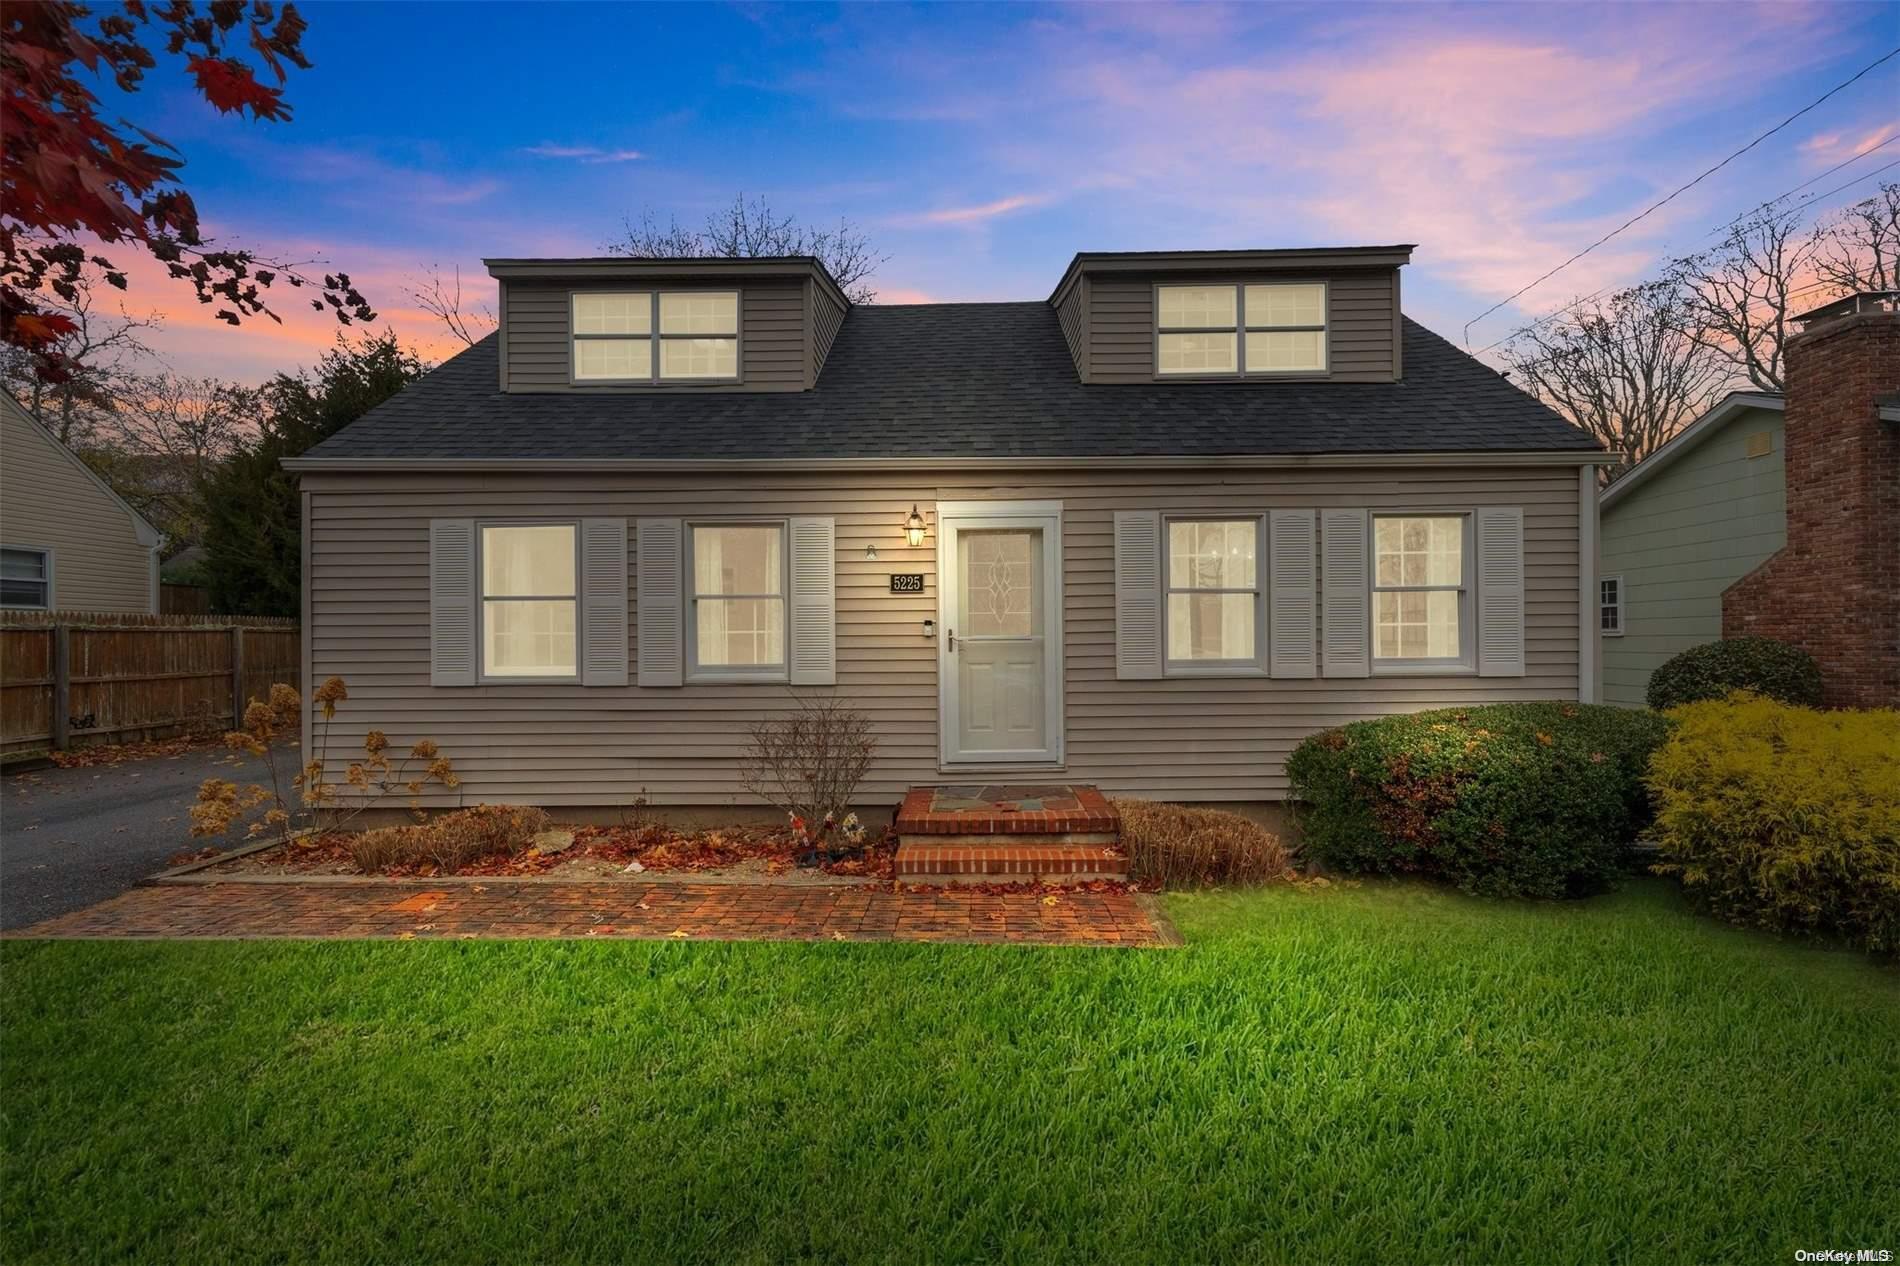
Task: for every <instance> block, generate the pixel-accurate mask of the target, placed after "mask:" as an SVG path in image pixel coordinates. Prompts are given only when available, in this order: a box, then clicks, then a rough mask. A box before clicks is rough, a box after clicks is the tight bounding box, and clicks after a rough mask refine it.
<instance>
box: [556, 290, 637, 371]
mask: <svg viewBox="0 0 1900 1266" xmlns="http://www.w3.org/2000/svg"><path fill="white" fill-rule="evenodd" d="M573 302H574V380H575V381H576V382H626V381H629V380H633V381H640V380H650V379H651V378H652V377H653V338H652V335H653V296H652V295H651V294H644V293H642V294H602V293H595V292H588V293H579V294H576V295H574V297H573Z"/></svg>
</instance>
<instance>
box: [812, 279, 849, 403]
mask: <svg viewBox="0 0 1900 1266" xmlns="http://www.w3.org/2000/svg"><path fill="white" fill-rule="evenodd" d="M810 293H811V311H812V325H811V381H812V382H814V383H815V382H817V381H818V375H819V374H821V373H823V372H824V368H825V357H827V356H829V355H831V345H832V344H833V343H834V342H836V341H837V339H838V331H839V330H841V329H843V328H844V318H845V307H844V305H843V304H841V303H839V302H838V300H837V299H836V298H835V297H834V296H833V295H832V293H831V291H830V290H828V289H827V288H825V287H824V286H816V285H814V286H812V287H810Z"/></svg>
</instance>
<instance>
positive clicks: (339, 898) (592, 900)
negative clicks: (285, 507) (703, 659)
mask: <svg viewBox="0 0 1900 1266" xmlns="http://www.w3.org/2000/svg"><path fill="white" fill-rule="evenodd" d="M11 935H15V936H24V937H61V938H70V937H77V938H108V939H110V938H124V937H131V938H147V937H151V938H161V939H168V938H169V939H240V940H241V939H271V938H303V937H313V938H327V937H340V938H347V937H365V938H381V939H388V938H395V939H400V940H409V939H416V940H421V939H424V938H436V939H455V938H469V937H623V938H628V937H630V938H645V939H659V940H665V939H668V938H672V939H678V940H688V939H703V940H723V941H754V940H757V941H834V940H836V941H964V942H973V943H980V944H1005V943H1021V944H1029V945H1164V944H1170V943H1172V942H1173V933H1172V930H1171V929H1169V928H1168V927H1167V925H1166V921H1165V919H1163V918H1161V917H1160V916H1159V914H1158V912H1156V911H1154V910H1153V908H1152V906H1151V904H1150V899H1149V898H1147V897H1144V896H1142V895H1140V894H1137V893H1130V892H1050V891H1043V892H1033V891H1032V892H1009V893H979V892H969V891H964V890H956V889H937V890H929V891H906V892H892V891H890V890H888V889H885V888H873V887H868V886H866V887H824V888H795V887H788V886H777V887H774V886H767V885H737V884H718V885H715V884H672V883H664V884H632V883H629V884H619V883H615V884H548V883H520V882H511V881H509V880H506V879H496V880H492V881H487V882H484V883H481V884H441V885H438V886H436V887H433V888H432V887H430V886H429V884H428V882H427V881H426V880H424V881H416V882H414V883H399V884H363V883H334V884H326V883H303V884H257V883H220V884H162V885H154V886H149V887H143V888H134V889H133V890H131V891H130V892H127V893H125V894H123V895H121V896H118V897H114V898H113V899H112V900H110V901H105V902H101V903H100V904H99V905H96V906H92V907H90V908H88V909H85V910H79V911H75V912H74V913H72V914H67V915H61V916H60V917H59V918H56V919H49V920H47V921H46V922H44V923H40V924H36V925H35V926H33V927H30V928H26V929H24V930H22V931H20V932H18V933H13V934H11Z"/></svg>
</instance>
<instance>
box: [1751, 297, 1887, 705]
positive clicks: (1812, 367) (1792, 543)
mask: <svg viewBox="0 0 1900 1266" xmlns="http://www.w3.org/2000/svg"><path fill="white" fill-rule="evenodd" d="M1796 320H1797V321H1798V323H1799V324H1800V325H1801V326H1802V330H1801V333H1799V334H1797V335H1796V336H1795V337H1794V338H1792V339H1790V340H1789V342H1788V347H1787V350H1786V352H1785V353H1784V355H1783V357H1782V362H1783V365H1784V366H1785V379H1784V381H1785V383H1786V386H1787V396H1788V403H1787V409H1786V413H1785V417H1784V422H1785V423H1786V427H1787V439H1788V458H1787V466H1788V532H1787V536H1788V539H1787V544H1785V545H1784V546H1782V548H1781V549H1780V550H1778V551H1777V552H1776V553H1775V554H1773V555H1772V556H1771V557H1769V559H1768V560H1767V561H1766V562H1764V563H1763V564H1762V565H1761V566H1760V567H1757V568H1756V569H1755V570H1754V571H1752V572H1750V573H1749V574H1748V575H1746V576H1744V577H1743V578H1742V579H1740V580H1739V581H1737V582H1736V583H1735V584H1733V585H1731V586H1729V588H1728V590H1727V592H1725V593H1724V594H1723V595H1722V636H1724V637H1742V636H1747V635H1754V636H1759V637H1773V638H1779V639H1780V640H1782V641H1784V642H1792V643H1793V644H1794V645H1796V646H1799V647H1801V648H1803V649H1804V650H1806V651H1807V652H1808V653H1809V654H1811V655H1813V656H1814V658H1815V660H1816V662H1818V663H1819V664H1820V667H1821V690H1822V694H1821V698H1822V701H1823V702H1824V703H1825V704H1826V705H1827V706H1829V707H1835V708H1892V707H1900V291H1882V292H1879V293H1874V294H1859V295H1851V296H1849V297H1847V298H1845V299H1842V300H1839V301H1838V302H1835V303H1830V304H1828V305H1826V306H1825V307H1821V308H1817V309H1815V310H1814V311H1812V312H1809V313H1806V314H1805V315H1803V316H1801V317H1798V318H1796Z"/></svg>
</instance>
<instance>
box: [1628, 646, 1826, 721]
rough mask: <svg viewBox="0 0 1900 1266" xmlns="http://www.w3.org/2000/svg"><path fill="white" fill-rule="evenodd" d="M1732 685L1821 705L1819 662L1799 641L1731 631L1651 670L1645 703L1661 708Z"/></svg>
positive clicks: (1785, 700) (1726, 689)
mask: <svg viewBox="0 0 1900 1266" xmlns="http://www.w3.org/2000/svg"><path fill="white" fill-rule="evenodd" d="M1731 690H1752V691H1754V692H1755V693H1756V694H1758V695H1766V696H1768V697H1769V698H1770V699H1779V700H1781V701H1782V702H1783V703H1792V704H1795V705H1797V706H1800V707H1804V708H1818V707H1820V706H1821V668H1820V666H1819V665H1818V664H1816V663H1815V662H1814V656H1812V655H1810V654H1808V653H1807V652H1806V651H1804V650H1802V649H1801V648H1800V647H1798V646H1790V645H1788V644H1787V643H1786V642H1777V641H1775V640H1774V639H1773V638H1771V637H1734V638H1729V639H1728V640H1727V641H1722V642H1705V643H1703V644H1702V645H1701V646H1691V647H1690V648H1689V649H1688V650H1686V651H1683V652H1682V653H1681V654H1680V655H1677V656H1675V657H1673V658H1672V659H1670V660H1668V661H1667V662H1665V663H1664V664H1663V666H1662V667H1661V668H1658V669H1657V670H1656V671H1655V672H1653V673H1651V674H1650V675H1649V692H1648V695H1647V698H1648V700H1649V706H1650V707H1652V708H1655V709H1657V710H1658V711H1661V710H1662V709H1664V708H1673V707H1676V706H1678V705H1680V704H1684V703H1696V702H1698V701H1699V700H1703V699H1720V698H1721V697H1722V696H1724V695H1726V694H1728V693H1729V691H1731Z"/></svg>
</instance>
